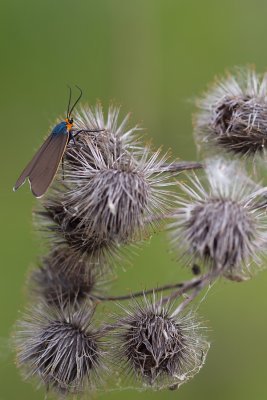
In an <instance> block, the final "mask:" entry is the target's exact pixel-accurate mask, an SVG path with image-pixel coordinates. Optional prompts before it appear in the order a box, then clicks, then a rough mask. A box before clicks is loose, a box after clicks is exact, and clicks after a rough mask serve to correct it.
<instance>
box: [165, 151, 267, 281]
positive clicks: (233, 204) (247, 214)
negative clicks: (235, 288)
mask: <svg viewBox="0 0 267 400" xmlns="http://www.w3.org/2000/svg"><path fill="white" fill-rule="evenodd" d="M243 169H244V168H243V167H242V165H239V164H238V163H235V162H234V163H229V162H226V161H223V160H219V159H215V160H210V161H208V162H207V164H206V171H205V172H206V179H204V182H203V183H202V182H201V181H200V180H199V178H198V177H197V176H196V175H194V176H193V177H189V184H186V183H181V184H180V185H179V186H180V189H181V190H182V193H183V195H181V196H180V197H179V198H178V200H177V205H178V207H179V208H177V210H176V212H175V217H174V222H173V223H172V224H171V225H170V228H171V229H172V243H173V246H174V248H176V249H178V250H179V251H180V252H186V253H187V254H188V255H189V257H190V259H191V260H190V261H192V259H193V261H196V262H197V263H198V262H200V263H202V264H204V265H206V266H209V267H210V268H213V269H216V270H217V271H218V270H219V271H221V273H223V274H225V275H229V276H232V277H234V276H235V275H238V276H239V275H241V276H242V274H243V273H247V272H250V270H251V268H250V267H251V263H252V262H254V263H255V262H256V263H257V264H258V265H260V263H261V260H262V256H263V255H264V254H265V253H266V249H267V247H266V245H267V234H266V232H267V215H266V211H265V208H266V196H267V188H265V187H264V188H263V187H261V186H259V185H256V184H255V183H254V182H252V181H251V180H250V179H249V178H248V177H247V176H246V175H245V174H244V171H243ZM205 181H206V183H205Z"/></svg>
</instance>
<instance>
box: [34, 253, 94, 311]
mask: <svg viewBox="0 0 267 400" xmlns="http://www.w3.org/2000/svg"><path fill="white" fill-rule="evenodd" d="M99 279H100V280H101V274H100V269H96V268H95V265H93V266H92V265H91V264H90V262H88V260H87V258H85V257H83V258H80V259H79V260H77V257H76V254H75V252H73V250H72V249H71V248H69V247H56V248H55V249H54V250H52V251H51V252H50V253H49V254H48V255H47V256H46V257H44V258H43V260H42V266H41V267H40V268H36V269H34V270H33V271H32V272H31V275H30V289H31V292H33V294H35V295H36V294H37V295H38V296H39V297H40V298H42V299H44V300H45V301H46V302H47V303H48V304H49V305H54V306H56V307H61V306H62V304H66V305H67V306H68V307H69V305H72V306H77V307H80V306H81V304H82V303H83V302H84V301H85V300H86V299H91V300H93V299H94V296H95V295H97V294H98V291H99V290H98V286H99Z"/></svg>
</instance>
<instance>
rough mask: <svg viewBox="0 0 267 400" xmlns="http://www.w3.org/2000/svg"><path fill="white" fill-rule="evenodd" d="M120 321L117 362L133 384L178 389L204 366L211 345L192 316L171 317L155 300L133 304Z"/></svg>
mask: <svg viewBox="0 0 267 400" xmlns="http://www.w3.org/2000/svg"><path fill="white" fill-rule="evenodd" d="M123 310H124V313H125V316H121V317H120V318H119V320H118V322H117V325H118V329H117V332H116V338H117V342H118V343H117V345H116V347H115V352H116V359H117V360H118V363H119V365H120V366H121V368H122V370H123V373H126V374H128V375H130V377H131V378H132V379H133V381H134V382H137V383H141V384H142V385H144V386H150V387H153V388H154V389H162V388H164V387H169V388H174V387H175V388H178V387H179V386H180V385H181V384H182V383H185V382H186V381H187V380H188V379H190V378H191V377H193V376H194V375H195V374H196V373H197V372H198V371H199V370H200V368H201V367H202V366H203V364H204V361H205V358H206V354H207V351H208V348H209V344H208V343H207V342H206V340H205V339H204V337H203V335H202V333H201V330H202V329H203V328H202V327H201V324H200V323H199V322H198V321H197V320H196V318H195V316H194V315H193V314H192V313H189V314H187V315H180V314H178V315H176V316H172V315H171V309H170V307H169V306H163V305H162V304H161V303H160V301H159V302H156V301H155V298H153V299H150V300H148V299H147V298H146V297H144V299H143V302H142V303H139V302H137V301H134V302H133V304H131V305H129V307H127V308H125V309H123Z"/></svg>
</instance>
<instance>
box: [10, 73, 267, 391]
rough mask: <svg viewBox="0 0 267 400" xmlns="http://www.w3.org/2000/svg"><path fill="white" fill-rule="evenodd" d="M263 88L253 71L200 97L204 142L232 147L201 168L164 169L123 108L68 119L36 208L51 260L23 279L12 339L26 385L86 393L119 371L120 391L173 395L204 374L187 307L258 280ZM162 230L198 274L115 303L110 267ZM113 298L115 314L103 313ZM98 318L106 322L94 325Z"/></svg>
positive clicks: (263, 192)
mask: <svg viewBox="0 0 267 400" xmlns="http://www.w3.org/2000/svg"><path fill="white" fill-rule="evenodd" d="M266 82H267V80H266V75H263V76H261V75H258V74H256V72H255V71H254V70H253V69H249V68H248V69H245V70H243V71H242V73H241V72H239V73H238V74H237V76H232V75H229V76H228V77H227V78H225V79H221V80H219V81H217V82H216V84H215V85H214V86H213V87H212V88H211V89H210V91H209V92H208V93H207V94H206V95H204V97H203V98H202V100H200V101H199V102H198V113H197V114H196V116H195V137H196V139H197V142H198V145H199V146H200V147H202V146H203V147H204V148H205V150H206V151H209V150H212V152H214V150H216V151H217V153H218V151H219V152H220V153H222V154H223V155H226V154H227V153H228V156H227V158H226V157H225V158H223V157H220V158H218V157H213V158H212V157H209V158H208V159H204V160H203V162H202V163H199V162H187V161H179V162H178V161H175V160H173V161H169V156H167V155H166V154H162V153H161V151H160V150H153V149H152V147H151V146H148V145H145V144H143V141H142V139H141V137H140V132H141V130H140V128H139V127H138V126H134V127H133V128H128V123H129V116H126V117H125V118H124V119H123V120H122V121H121V122H120V118H119V109H118V108H117V107H114V106H111V107H110V108H109V109H108V114H107V117H106V118H105V116H104V113H103V110H102V107H101V105H100V104H97V106H96V107H95V108H94V109H93V108H90V107H88V106H84V107H82V108H81V109H80V111H79V112H77V113H76V114H75V115H74V128H73V131H72V136H73V137H74V140H72V139H71V140H70V141H69V143H68V146H67V149H66V152H65V156H64V160H63V168H62V169H61V170H60V171H59V173H58V176H57V180H56V181H55V182H54V184H53V187H52V188H51V189H50V191H48V193H47V194H46V196H45V198H44V199H43V200H42V201H41V202H40V205H39V207H38V209H37V210H36V212H35V216H36V226H37V228H38V230H39V231H40V232H41V233H42V234H43V237H44V238H45V242H46V243H47V245H48V246H47V247H48V254H47V255H44V256H43V257H42V258H41V261H40V263H39V266H38V268H36V269H34V270H33V271H31V273H30V276H29V280H28V289H29V293H30V297H29V301H30V303H33V302H34V305H31V306H30V307H29V309H28V311H27V312H26V313H25V314H24V316H22V317H21V319H20V321H19V322H18V324H17V325H16V329H15V334H14V340H15V347H16V352H17V363H18V366H19V368H21V369H22V371H23V374H24V376H25V378H30V377H34V378H35V379H36V380H37V381H38V382H39V384H43V385H44V386H45V387H46V389H47V390H49V389H52V390H53V391H54V392H56V394H58V395H59V396H63V397H67V396H72V395H74V396H76V395H77V394H79V395H83V394H85V395H86V396H88V392H91V391H92V390H94V389H95V388H97V387H98V386H101V385H102V384H103V381H104V380H103V378H104V377H105V376H107V375H106V372H107V371H109V372H110V374H111V375H112V376H117V377H119V381H120V382H119V383H118V382H116V387H120V385H121V384H123V382H125V381H124V378H125V380H126V381H127V380H129V379H130V380H131V383H132V385H133V386H135V387H137V388H138V387H141V388H144V387H145V388H147V389H154V390H159V389H162V388H169V389H172V390H174V389H177V388H178V387H179V386H180V385H181V384H182V383H184V382H187V381H188V380H189V379H190V378H192V377H193V376H194V375H195V374H196V373H197V372H199V370H200V369H201V368H202V366H203V364H204V363H205V360H206V355H207V352H208V349H209V344H208V342H207V339H206V332H205V327H204V325H203V324H202V323H201V322H200V320H199V318H198V317H196V313H195V311H194V307H193V302H194V301H196V299H197V296H198V295H199V294H200V293H201V292H202V291H203V290H205V289H207V287H209V286H210V285H211V284H213V283H215V281H216V280H217V279H218V278H220V277H226V278H230V279H231V280H233V281H238V282H241V281H242V280H244V279H246V278H248V277H251V276H253V274H252V272H253V271H254V270H259V269H260V268H262V267H263V260H264V257H265V255H266V251H267V216H266V215H267V214H266V204H267V188H266V187H265V186H264V185H263V184H262V183H261V182H257V183H255V182H254V181H253V180H252V178H251V177H250V176H249V173H248V172H247V170H246V164H247V163H245V162H244V161H245V160H247V159H251V158H252V159H253V160H254V163H255V165H256V163H257V162H258V161H259V160H260V159H264V153H265V147H266V140H265V131H266V122H267V111H266V110H267V108H266V104H267V103H266V101H267V84H266ZM75 135H76V136H75ZM240 155H242V157H239V156H240ZM231 156H232V158H233V157H237V158H238V159H237V160H235V159H234V160H230V157H231ZM251 156H252V157H251ZM191 170H194V171H193V173H192V172H191ZM182 171H187V172H186V176H184V177H183V179H180V176H179V173H180V172H182ZM164 227H166V228H167V230H168V233H169V235H170V236H171V245H172V248H173V249H174V251H175V253H176V254H177V259H178V260H183V261H184V262H185V264H186V265H190V267H191V270H192V273H193V277H192V278H191V279H189V280H186V281H183V282H181V281H178V282H176V281H175V282H171V283H170V284H167V285H165V286H162V287H160V286H159V287H156V288H151V289H147V290H140V291H139V292H136V293H126V294H122V295H113V296H112V295H110V294H109V293H108V288H107V282H108V281H109V282H110V278H111V276H112V275H110V273H113V272H114V266H115V265H116V264H117V263H118V261H120V263H121V262H122V260H123V257H122V256H123V255H124V254H127V252H128V249H129V245H137V244H141V243H142V242H143V241H144V240H146V239H147V238H149V237H150V236H151V235H152V234H153V233H154V232H156V231H158V230H159V228H164ZM165 292H168V293H167V294H165ZM127 300H128V303H126V304H124V305H122V304H121V303H122V302H123V301H127ZM114 301H117V302H119V304H120V312H117V313H115V315H114V312H113V313H112V312H111V310H109V307H108V306H105V307H99V305H100V304H101V303H105V304H110V303H111V302H114ZM95 311H97V313H96V316H97V315H99V314H100V315H101V324H98V325H97V324H96V322H94V321H92V318H93V314H94V312H95ZM94 319H95V318H94ZM98 320H100V319H99V318H98ZM89 396H90V395H89Z"/></svg>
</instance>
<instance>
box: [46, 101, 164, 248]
mask: <svg viewBox="0 0 267 400" xmlns="http://www.w3.org/2000/svg"><path fill="white" fill-rule="evenodd" d="M118 117H119V110H118V109H117V108H114V107H110V109H109V111H108V116H107V121H105V118H104V115H103V111H102V108H101V106H100V105H97V106H96V108H95V110H92V109H90V108H83V109H82V111H81V113H80V114H77V115H76V116H75V121H76V129H77V130H79V131H81V130H86V131H87V132H81V133H80V134H79V135H78V136H77V137H76V144H73V143H72V141H70V143H69V145H68V148H67V151H66V156H65V162H64V184H63V185H61V186H60V185H56V186H55V187H54V191H53V192H51V193H50V194H48V195H47V197H46V198H45V200H44V202H43V207H44V211H41V212H40V214H41V215H42V217H43V219H44V220H46V221H47V223H48V226H49V224H50V226H49V229H50V231H52V232H53V233H54V234H55V236H56V237H57V238H58V237H60V238H61V239H60V240H62V239H63V241H66V242H68V243H69V245H70V246H71V247H72V248H75V249H77V250H78V251H80V252H87V253H88V254H93V253H94V254H96V255H98V254H99V253H101V252H102V251H103V252H104V253H107V252H108V251H110V252H111V253H113V252H115V251H116V250H117V249H118V247H119V245H121V244H125V243H131V242H132V241H136V240H138V239H141V238H143V237H144V236H145V235H146V234H147V233H148V232H149V231H150V228H151V227H152V228H155V224H152V222H151V223H148V221H151V220H152V219H151V216H153V217H154V218H153V219H154V220H157V216H160V215H162V214H163V213H164V212H166V209H167V208H168V202H169V198H170V191H168V190H167V186H168V185H169V184H170V183H169V182H168V178H169V174H168V173H166V169H165V170H164V168H163V166H164V165H165V164H164V163H165V161H166V160H165V158H166V157H161V158H160V156H159V151H158V152H151V150H150V149H149V148H148V147H144V148H143V147H142V146H141V144H140V142H139V140H137V139H136V131H137V127H134V128H132V129H130V130H128V131H127V130H126V129H125V127H126V124H127V122H128V116H127V117H126V118H125V119H124V120H123V122H122V123H121V124H119V122H118ZM96 128H97V129H103V131H100V132H88V130H92V129H96ZM162 171H165V172H162ZM159 219H160V218H159Z"/></svg>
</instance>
